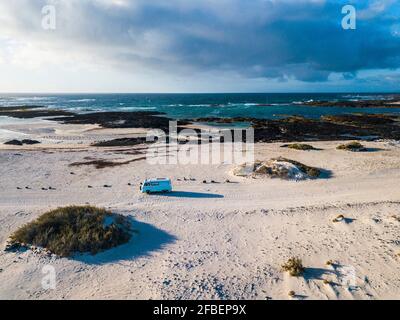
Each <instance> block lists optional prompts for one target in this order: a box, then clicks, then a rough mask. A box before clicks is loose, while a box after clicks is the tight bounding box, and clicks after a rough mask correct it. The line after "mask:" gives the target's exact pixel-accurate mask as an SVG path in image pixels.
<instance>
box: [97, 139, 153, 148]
mask: <svg viewBox="0 0 400 320" xmlns="http://www.w3.org/2000/svg"><path fill="white" fill-rule="evenodd" d="M145 143H152V142H148V141H146V138H145V137H138V138H121V139H114V140H109V141H100V142H96V143H93V144H92V146H93V147H123V146H135V145H139V144H145Z"/></svg>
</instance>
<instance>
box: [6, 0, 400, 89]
mask: <svg viewBox="0 0 400 320" xmlns="http://www.w3.org/2000/svg"><path fill="white" fill-rule="evenodd" d="M346 4H351V5H353V6H354V7H355V8H356V10H357V25H356V29H355V30H344V29H343V28H342V24H341V23H342V18H343V16H344V15H343V14H342V12H341V11H342V7H343V6H344V5H346ZM46 5H54V7H55V9H56V28H55V30H51V29H50V30H46V29H44V28H43V26H42V22H43V18H45V16H44V15H43V12H42V9H43V7H44V6H46ZM46 21H47V20H46ZM300 91H307V92H314V91H325V92H328V91H400V1H398V0H362V1H360V0H354V1H350V0H347V1H340V0H53V1H49V0H47V1H46V0H12V1H11V0H0V92H300Z"/></svg>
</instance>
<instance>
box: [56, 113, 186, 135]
mask: <svg viewBox="0 0 400 320" xmlns="http://www.w3.org/2000/svg"><path fill="white" fill-rule="evenodd" d="M164 115H165V114H164V113H162V112H146V111H143V112H95V113H86V114H73V115H71V116H68V117H63V118H62V119H57V118H56V119H50V120H55V121H60V122H62V123H68V124H99V125H100V126H102V127H103V128H147V129H148V128H151V129H161V130H164V131H165V132H167V131H168V130H169V121H171V120H172V119H170V118H167V117H165V116H164ZM180 124H181V125H184V124H188V122H180Z"/></svg>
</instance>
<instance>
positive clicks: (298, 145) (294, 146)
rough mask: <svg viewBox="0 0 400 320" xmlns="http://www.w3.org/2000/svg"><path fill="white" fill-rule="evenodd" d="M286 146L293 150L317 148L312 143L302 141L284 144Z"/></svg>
mask: <svg viewBox="0 0 400 320" xmlns="http://www.w3.org/2000/svg"><path fill="white" fill-rule="evenodd" d="M286 147H287V148H289V149H295V150H317V149H315V148H314V147H313V146H312V145H309V144H304V143H292V144H288V145H286Z"/></svg>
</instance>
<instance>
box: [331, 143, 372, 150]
mask: <svg viewBox="0 0 400 320" xmlns="http://www.w3.org/2000/svg"><path fill="white" fill-rule="evenodd" d="M336 149H338V150H347V151H364V150H365V147H364V146H363V145H362V144H361V143H359V142H349V143H346V144H341V145H339V146H337V148H336Z"/></svg>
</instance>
